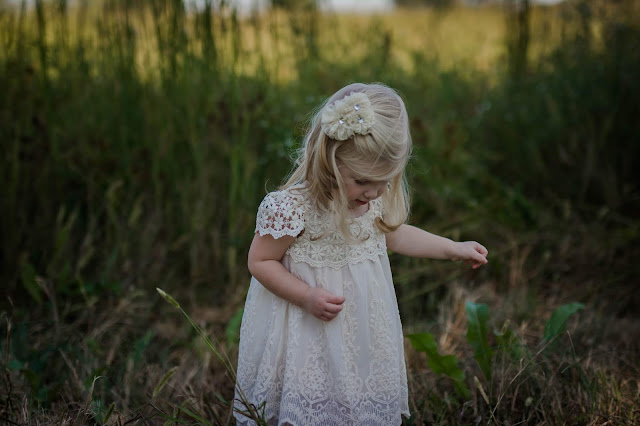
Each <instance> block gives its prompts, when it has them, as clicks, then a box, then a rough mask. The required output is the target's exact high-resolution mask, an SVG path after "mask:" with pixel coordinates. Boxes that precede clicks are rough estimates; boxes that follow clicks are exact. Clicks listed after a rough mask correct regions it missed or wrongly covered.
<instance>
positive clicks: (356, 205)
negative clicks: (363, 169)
mask: <svg viewBox="0 0 640 426" xmlns="http://www.w3.org/2000/svg"><path fill="white" fill-rule="evenodd" d="M339 170H340V174H341V175H342V180H343V181H344V186H345V189H346V192H347V202H348V205H349V208H350V209H352V210H355V209H358V210H359V209H363V210H367V209H368V207H366V208H364V207H363V206H366V205H367V204H369V201H371V200H375V199H376V198H378V197H379V196H381V195H382V194H384V191H386V189H387V184H388V182H387V181H375V180H369V179H367V178H364V177H362V176H360V175H358V174H357V173H355V172H354V171H353V170H351V169H350V168H348V167H345V166H342V167H340V168H339Z"/></svg>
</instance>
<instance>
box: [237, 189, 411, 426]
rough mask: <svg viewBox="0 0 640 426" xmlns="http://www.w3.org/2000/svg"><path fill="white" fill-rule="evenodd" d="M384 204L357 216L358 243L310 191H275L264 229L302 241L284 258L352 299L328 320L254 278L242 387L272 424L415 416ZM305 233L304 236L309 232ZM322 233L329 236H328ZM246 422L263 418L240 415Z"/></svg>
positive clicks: (299, 273)
mask: <svg viewBox="0 0 640 426" xmlns="http://www.w3.org/2000/svg"><path fill="white" fill-rule="evenodd" d="M381 216H382V212H381V203H380V202H379V200H374V201H372V202H371V203H369V210H368V211H367V212H366V213H365V214H363V215H362V216H360V217H357V218H354V219H353V223H352V224H351V227H352V230H354V231H356V232H357V234H358V235H360V237H361V238H360V239H361V240H362V241H361V242H358V243H355V244H349V243H347V242H345V240H344V239H343V238H342V236H341V234H340V233H339V232H338V230H337V228H336V225H335V223H334V221H333V220H332V217H331V215H330V214H328V213H326V212H321V211H319V210H318V209H317V208H315V207H314V205H313V204H312V203H311V202H309V200H307V199H306V197H305V194H304V190H303V189H300V188H298V189H288V190H285V191H280V192H273V193H270V194H268V195H267V196H266V197H265V198H264V200H263V201H262V203H261V204H260V208H259V210H258V217H257V221H256V222H257V225H256V232H259V233H260V235H265V234H270V235H272V236H273V237H274V238H280V237H282V236H283V235H291V236H294V237H296V236H297V238H296V240H295V242H294V243H293V244H292V245H291V246H290V247H289V249H288V250H287V252H286V254H285V256H284V258H283V259H282V263H283V265H284V266H285V268H286V269H287V270H289V271H290V272H291V273H292V274H293V275H295V276H296V277H298V278H300V279H301V280H302V281H304V282H306V283H307V284H309V285H310V286H313V287H323V288H326V289H328V290H329V291H331V292H333V293H334V294H337V295H342V296H344V297H345V302H344V306H343V310H342V311H341V312H340V313H339V314H338V316H337V317H336V318H334V319H333V320H332V321H329V322H324V321H322V320H319V319H317V318H315V317H313V316H312V315H311V314H309V313H307V312H306V311H304V310H303V309H301V308H299V307H298V306H296V305H293V304H291V303H288V302H287V301H285V300H284V299H281V298H279V297H277V296H275V295H274V294H272V293H271V292H269V291H268V290H267V289H266V288H264V287H263V286H262V285H261V284H260V283H259V282H258V281H257V280H256V279H255V278H252V280H251V284H250V287H249V293H248V295H247V301H246V304H245V310H244V316H243V318H242V326H241V330H240V348H239V356H238V370H237V384H236V386H237V387H236V402H235V404H236V407H238V408H240V409H243V408H244V407H242V405H241V404H240V403H239V393H238V387H239V388H240V389H242V391H243V392H244V394H245V395H246V397H247V399H248V400H249V401H250V402H251V403H252V404H254V405H255V406H256V407H259V406H261V405H262V404H263V403H266V405H265V406H264V407H265V418H266V419H267V420H268V424H269V425H271V424H273V425H276V424H278V425H282V424H285V425H287V424H291V425H304V426H307V425H385V426H386V425H399V424H401V423H402V419H401V415H405V416H407V417H409V407H408V402H407V400H408V393H407V375H406V367H405V360H404V350H403V337H402V325H401V323H400V315H399V312H398V304H397V301H396V295H395V291H394V287H393V282H392V278H391V269H390V267H389V259H388V257H387V249H386V240H385V236H384V234H383V233H381V232H380V231H379V230H378V228H377V227H376V226H375V224H374V220H375V218H376V217H381ZM303 231H304V232H303ZM318 237H320V238H318ZM235 416H236V420H237V424H239V425H244V424H254V423H253V422H252V421H250V420H249V419H247V418H246V417H244V416H242V415H241V414H239V413H235Z"/></svg>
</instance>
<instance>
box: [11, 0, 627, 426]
mask: <svg viewBox="0 0 640 426" xmlns="http://www.w3.org/2000/svg"><path fill="white" fill-rule="evenodd" d="M372 3H376V4H377V6H376V7H373V6H372ZM372 3H369V2H354V1H351V2H339V1H338V0H334V1H332V2H315V1H313V0H301V1H295V0H273V1H271V2H267V1H264V2H246V1H245V2H240V3H235V2H232V1H222V0H220V1H207V0H200V1H186V2H182V1H180V0H148V1H142V0H137V1H136V0H92V1H87V0H84V1H83V0H76V1H65V0H52V1H28V2H27V1H24V2H21V1H17V0H12V1H7V0H2V1H0V43H1V44H2V49H1V50H0V94H1V96H0V141H1V143H2V156H1V157H0V158H1V159H0V171H1V172H2V185H1V188H2V189H1V190H0V191H1V192H0V206H1V208H2V210H1V211H2V217H1V219H0V276H1V279H2V298H1V300H0V309H1V314H0V320H1V324H0V330H1V332H0V342H1V343H0V347H1V351H0V360H1V367H2V379H1V380H2V384H1V385H0V420H1V421H2V422H6V423H7V424H26V423H29V424H53V423H55V424H58V423H60V424H62V423H64V424H68V423H72V422H73V423H89V424H103V423H109V424H124V423H125V422H127V421H131V422H138V423H142V424H160V423H164V422H168V423H169V424H171V423H189V424H201V423H204V424H207V423H210V424H228V423H230V422H231V420H230V410H229V408H228V407H227V406H226V405H225V401H229V400H230V398H232V395H233V380H232V378H231V374H232V373H231V372H230V371H229V370H228V368H225V365H224V363H222V362H220V361H219V360H218V359H217V357H216V356H215V354H214V353H213V352H212V351H211V350H210V348H209V347H208V346H207V345H206V344H205V343H203V341H202V339H201V338H200V336H199V335H198V333H197V332H196V331H195V330H194V329H193V328H192V326H191V325H190V324H189V322H188V321H187V320H186V319H185V318H184V317H183V316H182V315H181V314H180V312H179V311H176V309H175V307H174V306H172V305H171V304H168V303H166V301H165V300H164V299H163V298H162V297H160V296H159V295H158V293H157V292H156V290H155V289H156V287H160V288H162V289H164V290H165V291H167V292H168V293H169V294H171V295H172V296H173V297H174V298H175V299H176V300H178V302H180V305H181V307H182V308H183V309H184V310H185V311H186V312H187V313H188V314H189V315H190V317H191V318H192V319H193V321H194V322H195V324H196V325H197V326H199V327H201V328H202V330H203V331H204V332H205V333H206V334H207V335H208V336H210V337H212V338H215V339H216V342H214V345H215V347H216V349H217V350H219V351H223V352H224V353H226V354H227V355H228V357H229V359H231V360H232V364H233V362H235V357H236V356H237V336H238V328H239V320H240V318H241V315H242V306H243V302H244V297H245V295H246V290H247V287H248V281H249V275H248V272H247V269H246V262H245V259H246V254H247V250H248V246H249V244H250V241H251V238H252V234H253V227H254V221H255V213H256V210H257V206H258V204H259V203H260V200H261V199H262V197H263V196H264V194H265V193H266V191H267V190H273V189H275V188H277V186H278V185H279V183H280V182H281V181H282V179H283V178H284V177H285V176H286V174H287V173H288V171H289V169H290V165H291V162H290V158H291V155H292V154H293V152H294V151H295V149H296V148H297V147H298V146H299V143H300V141H301V137H302V135H303V133H304V130H305V125H306V120H307V119H308V118H309V114H310V113H311V111H312V110H313V109H314V108H315V107H316V106H317V105H318V104H319V103H320V102H322V100H323V99H325V98H326V97H327V96H329V95H331V94H332V93H333V92H334V91H335V90H337V89H338V88H340V87H342V86H343V85H345V84H347V83H349V82H353V81H364V82H371V81H381V82H384V83H386V84H388V85H390V86H392V87H394V88H396V89H397V90H399V91H400V92H401V93H402V95H403V97H404V99H405V100H406V103H407V108H408V111H409V115H410V119H411V126H412V134H413V141H414V144H415V152H414V158H413V159H412V162H411V166H410V169H409V174H410V181H411V186H412V192H413V210H412V216H411V223H413V224H415V225H418V226H421V227H424V228H426V229H428V230H430V231H432V232H435V233H438V234H441V235H444V236H447V237H451V238H454V239H475V240H478V241H480V242H482V243H483V244H484V245H486V246H487V247H488V248H489V250H490V258H489V259H490V263H489V264H488V265H487V266H485V267H483V268H480V269H479V270H476V271H472V270H470V269H468V268H466V267H464V266H462V265H460V264H455V263H450V262H442V261H430V260H415V259H408V258H402V257H400V256H397V255H393V254H392V255H391V260H392V264H393V270H394V275H395V281H396V284H397V295H398V300H399V305H400V310H401V315H402V318H403V323H404V327H405V331H406V333H407V334H409V333H431V335H433V336H434V338H435V341H436V343H437V347H438V351H439V352H440V354H442V355H445V354H448V355H452V356H453V357H455V358H453V364H455V365H457V366H458V367H459V368H460V369H461V371H462V372H463V374H464V376H463V377H462V378H460V377H458V378H457V381H456V380H454V379H453V378H452V376H451V375H447V374H442V373H440V372H438V371H437V369H434V367H433V365H432V364H430V363H429V362H428V360H430V361H431V360H434V359H436V358H435V355H434V354H432V355H431V356H430V357H429V358H427V356H426V355H425V354H424V353H422V352H423V351H422V352H421V351H419V350H416V349H414V347H413V346H412V345H410V344H409V342H407V360H408V368H409V378H410V393H411V395H410V406H411V411H412V418H411V419H409V420H407V421H406V424H471V423H473V424H478V423H480V424H485V423H500V424H516V423H520V424H522V423H524V424H549V423H550V424H563V423H569V424H605V423H606V424H633V423H638V422H640V411H639V409H638V407H639V406H640V382H639V378H640V372H639V367H638V365H639V362H640V343H639V342H640V318H639V314H638V305H639V303H640V296H638V294H639V293H638V291H637V281H638V279H639V277H640V274H639V272H640V267H639V266H638V265H639V262H638V258H639V256H640V248H639V247H638V243H639V242H640V224H639V221H638V217H639V214H640V208H639V207H640V185H639V184H640V175H639V174H638V171H637V169H638V166H640V164H639V161H640V120H639V119H640V78H638V76H640V10H639V5H638V2H636V1H633V0H617V1H604V0H603V1H598V0H593V1H587V0H566V1H560V2H534V1H531V2H528V1H524V0H505V1H496V2H489V1H466V2H465V1H455V0H430V1H427V0H424V1H420V0H398V1H396V2H379V3H378V2H372ZM543 3H553V4H548V5H545V4H543ZM354 4H355V5H358V7H356V8H355V9H354V8H353V7H352V5H354ZM364 4H369V5H370V6H371V8H365V7H363V5H364ZM250 6H256V8H252V7H250ZM467 302H469V303H472V304H475V305H472V306H476V307H477V306H485V308H486V311H484V312H488V315H487V316H486V317H485V318H484V319H483V321H482V322H481V325H483V327H484V328H483V330H484V331H483V336H484V341H485V343H486V344H487V345H488V346H487V347H488V348H490V352H489V349H487V352H486V353H491V357H490V359H489V360H487V359H484V360H482V359H481V357H478V351H477V347H475V346H474V342H477V341H474V340H473V336H471V337H469V335H468V330H471V329H472V327H471V326H474V324H475V323H474V322H473V318H471V316H469V312H468V306H469V305H465V304H466V303H467ZM574 302H577V303H581V304H582V305H570V306H573V307H577V306H581V307H582V309H577V308H576V310H577V312H575V313H573V315H571V316H570V317H569V319H568V321H567V322H566V324H565V323H563V324H562V325H563V327H561V328H560V329H561V330H565V327H566V331H564V332H562V333H560V334H559V335H558V336H557V337H555V338H554V341H553V343H552V344H549V341H547V340H545V336H547V334H546V332H545V327H546V326H547V325H548V324H550V321H551V320H550V318H551V316H552V313H553V312H554V311H555V310H556V309H557V308H558V307H561V306H567V304H570V303H574ZM507 337H508V338H507ZM451 359H452V358H449V360H451ZM487 363H489V364H487ZM487 365H489V366H490V370H487ZM460 386H462V387H464V388H466V389H467V390H468V392H466V393H465V392H463V391H461V390H460V389H461V387H460Z"/></svg>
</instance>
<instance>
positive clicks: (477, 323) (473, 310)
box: [465, 302, 493, 380]
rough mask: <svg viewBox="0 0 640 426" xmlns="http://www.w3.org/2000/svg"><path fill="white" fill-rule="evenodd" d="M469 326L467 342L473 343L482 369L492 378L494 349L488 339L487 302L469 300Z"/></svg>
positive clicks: (467, 305)
mask: <svg viewBox="0 0 640 426" xmlns="http://www.w3.org/2000/svg"><path fill="white" fill-rule="evenodd" d="M465 308H466V310H467V317H468V319H469V328H468V329H467V342H469V344H470V345H471V347H472V348H473V352H474V356H473V357H474V358H475V359H476V361H478V365H479V366H480V369H481V370H482V372H483V373H484V375H485V377H486V378H487V380H491V361H492V359H493V350H492V349H491V347H489V342H488V340H487V335H488V331H487V323H488V321H489V308H488V307H487V305H485V304H481V303H473V302H467V303H466V305H465Z"/></svg>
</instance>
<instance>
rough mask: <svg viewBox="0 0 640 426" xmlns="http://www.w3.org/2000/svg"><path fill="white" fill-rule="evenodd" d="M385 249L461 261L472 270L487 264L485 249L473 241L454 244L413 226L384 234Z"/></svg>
mask: <svg viewBox="0 0 640 426" xmlns="http://www.w3.org/2000/svg"><path fill="white" fill-rule="evenodd" d="M386 237H387V248H388V249H389V250H391V251H394V252H396V253H400V254H404V255H406V256H411V257H428V258H430V259H449V260H454V261H455V260H462V261H464V262H465V263H468V264H471V265H473V268H474V269H475V268H478V267H479V266H482V265H484V264H485V263H487V254H488V253H489V252H488V251H487V249H486V248H485V247H484V246H483V245H482V244H479V243H477V242H475V241H464V242H455V241H452V240H450V239H448V238H444V237H440V236H438V235H435V234H431V233H429V232H427V231H424V230H422V229H420V228H416V227H415V226H411V225H407V224H402V225H400V226H399V227H398V229H396V230H395V231H393V232H389V233H388V234H386Z"/></svg>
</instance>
